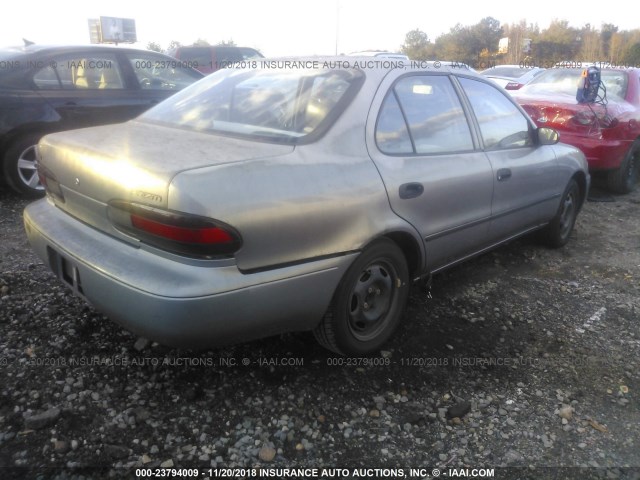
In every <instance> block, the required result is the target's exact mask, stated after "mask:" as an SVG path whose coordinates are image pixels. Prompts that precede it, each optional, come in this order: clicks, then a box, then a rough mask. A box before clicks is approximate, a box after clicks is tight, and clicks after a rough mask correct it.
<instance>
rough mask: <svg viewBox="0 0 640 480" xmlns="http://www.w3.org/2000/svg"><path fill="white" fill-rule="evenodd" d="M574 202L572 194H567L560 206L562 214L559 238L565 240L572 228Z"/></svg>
mask: <svg viewBox="0 0 640 480" xmlns="http://www.w3.org/2000/svg"><path fill="white" fill-rule="evenodd" d="M575 209H576V202H575V195H574V193H573V192H569V194H568V195H567V197H566V198H565V199H564V203H563V205H562V213H561V214H560V236H561V237H562V238H566V237H567V235H569V233H570V232H571V227H572V226H573V217H574V216H575Z"/></svg>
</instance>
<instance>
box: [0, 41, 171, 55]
mask: <svg viewBox="0 0 640 480" xmlns="http://www.w3.org/2000/svg"><path fill="white" fill-rule="evenodd" d="M78 50H84V51H87V50H95V51H96V52H116V51H133V52H151V50H145V49H143V48H135V47H129V46H116V45H96V44H87V45H38V44H35V45H28V46H13V47H3V48H0V55H1V54H15V55H16V56H17V55H20V54H25V55H29V54H36V53H67V52H76V51H78ZM153 53H158V54H160V55H164V54H163V53H159V52H153Z"/></svg>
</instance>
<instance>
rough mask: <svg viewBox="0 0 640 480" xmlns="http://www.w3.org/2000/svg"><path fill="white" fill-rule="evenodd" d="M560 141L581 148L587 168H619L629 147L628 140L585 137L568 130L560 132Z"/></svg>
mask: <svg viewBox="0 0 640 480" xmlns="http://www.w3.org/2000/svg"><path fill="white" fill-rule="evenodd" d="M560 141H561V142H562V143H567V144H569V145H572V146H574V147H576V148H579V149H580V150H582V153H584V155H585V157H587V163H588V164H589V170H592V171H595V170H615V169H618V168H620V164H621V163H622V161H623V160H624V157H625V155H626V154H627V151H628V150H629V148H630V147H631V141H630V140H611V139H604V138H597V137H585V136H579V135H574V134H571V133H568V132H560Z"/></svg>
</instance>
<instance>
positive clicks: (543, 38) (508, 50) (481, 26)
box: [400, 17, 640, 69]
mask: <svg viewBox="0 0 640 480" xmlns="http://www.w3.org/2000/svg"><path fill="white" fill-rule="evenodd" d="M501 39H508V41H504V40H502V42H501ZM400 51H401V52H402V53H404V54H406V55H408V56H409V58H411V59H412V60H451V61H458V62H462V63H466V64H468V65H470V66H472V67H475V68H478V69H483V68H487V67H489V66H492V65H500V64H511V65H517V64H520V65H525V66H542V67H549V66H553V65H555V64H556V63H558V62H580V63H584V62H608V63H610V64H612V65H627V66H635V67H640V29H634V30H623V31H620V30H619V29H618V27H617V26H616V25H613V24H610V23H603V24H602V25H601V26H600V28H599V29H598V28H595V27H594V26H593V25H591V24H586V25H584V26H583V27H580V28H576V27H572V26H570V25H569V22H568V21H566V20H557V19H556V20H553V21H552V22H551V24H550V25H549V26H548V27H547V28H545V29H540V28H539V27H538V25H537V24H531V23H527V22H526V20H521V21H520V22H519V23H512V24H509V25H504V26H503V25H500V22H499V21H498V20H496V19H495V18H493V17H486V18H483V19H482V20H480V22H478V23H477V24H475V25H471V26H464V25H461V24H457V25H455V26H454V27H453V28H451V29H450V31H449V32H447V33H445V34H443V35H440V36H439V37H437V38H436V39H435V41H433V42H432V41H431V40H430V39H429V37H428V36H427V34H426V33H425V32H423V31H422V30H420V29H415V30H411V31H410V32H408V33H407V34H406V36H405V41H404V43H403V44H402V46H401V47H400Z"/></svg>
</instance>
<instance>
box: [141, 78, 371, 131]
mask: <svg viewBox="0 0 640 480" xmlns="http://www.w3.org/2000/svg"><path fill="white" fill-rule="evenodd" d="M363 80H364V73H363V72H361V71H359V70H311V69H299V70H298V69H286V70H284V69H283V70H239V69H228V70H220V71H218V72H217V73H216V74H214V75H211V76H210V77H208V78H207V79H206V80H203V81H201V82H199V83H198V84H196V85H193V86H192V87H189V88H187V89H185V90H183V91H182V92H180V93H178V94H176V95H174V96H172V97H171V98H169V99H168V100H166V101H164V102H162V103H161V104H160V105H158V106H156V107H154V108H152V109H151V110H149V111H148V112H146V113H145V114H143V115H142V116H141V117H139V118H140V119H141V120H142V121H149V122H154V123H161V124H164V125H171V126H175V127H181V128H188V129H190V130H196V131H201V132H210V133H219V134H228V135H236V136H242V137H249V138H252V139H256V140H263V141H272V142H277V143H303V142H306V141H311V140H312V139H314V138H316V137H318V136H319V135H321V134H322V133H324V132H325V131H326V130H327V129H328V128H329V126H330V125H331V124H332V123H333V122H334V121H335V120H336V119H337V118H338V116H339V115H340V113H341V112H342V111H343V110H344V109H345V108H346V106H347V105H348V104H349V102H350V101H351V99H352V98H353V96H354V95H355V94H356V92H357V91H358V89H359V88H360V86H361V84H362V81H363Z"/></svg>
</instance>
